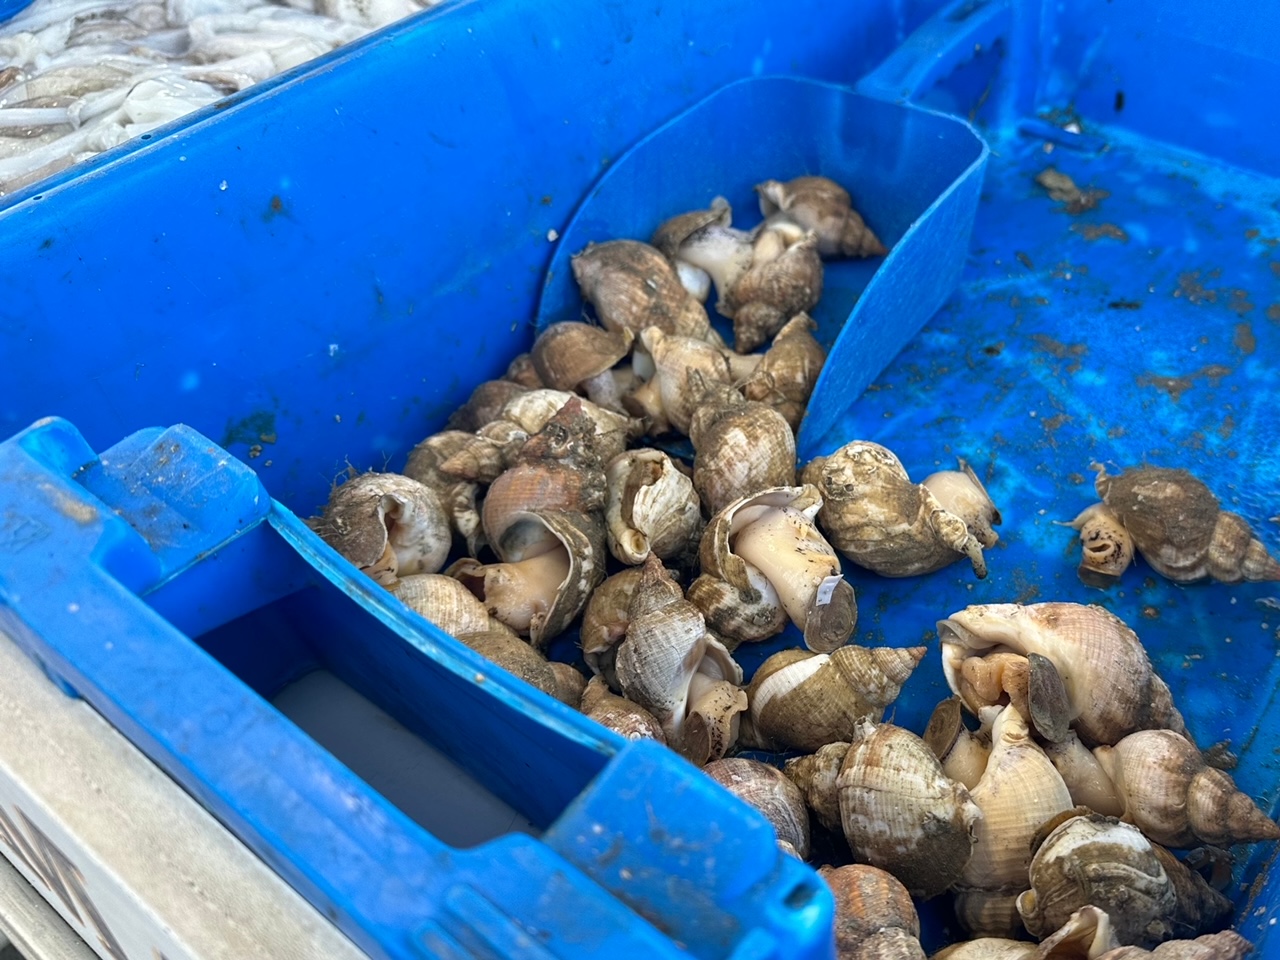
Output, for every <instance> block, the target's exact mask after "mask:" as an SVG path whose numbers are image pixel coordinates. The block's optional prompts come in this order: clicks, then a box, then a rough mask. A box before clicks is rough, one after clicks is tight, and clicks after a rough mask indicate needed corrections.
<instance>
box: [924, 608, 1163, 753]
mask: <svg viewBox="0 0 1280 960" xmlns="http://www.w3.org/2000/svg"><path fill="white" fill-rule="evenodd" d="M938 637H939V639H940V640H941V641H942V672H943V675H944V676H945V677H946V679H947V685H948V686H950V687H951V690H952V692H953V693H957V694H959V695H960V697H961V699H962V700H964V703H965V706H966V707H968V708H969V710H971V711H973V712H974V713H977V712H978V710H979V709H980V708H981V707H984V706H991V705H992V704H991V703H990V702H989V701H985V700H983V699H982V698H981V697H979V696H978V693H977V691H975V690H974V688H973V687H972V686H971V685H969V684H968V683H966V682H964V681H963V667H964V663H965V661H966V660H967V659H968V658H970V657H982V656H986V655H988V654H992V653H995V654H1000V653H1014V654H1021V655H1024V656H1025V655H1027V654H1031V653H1038V654H1040V655H1041V656H1043V657H1045V658H1047V659H1048V660H1049V661H1051V662H1052V663H1053V664H1054V666H1055V667H1056V669H1057V672H1058V674H1059V675H1060V677H1061V679H1062V681H1063V684H1064V685H1065V689H1066V693H1067V697H1068V701H1069V703H1070V712H1071V715H1072V725H1073V726H1074V728H1075V731H1076V733H1077V734H1078V735H1079V737H1080V739H1081V740H1082V741H1083V742H1084V743H1085V745H1086V746H1093V745H1096V744H1099V743H1118V742H1119V741H1120V739H1121V738H1122V737H1124V736H1127V735H1128V734H1130V733H1133V732H1134V731H1136V730H1150V729H1169V730H1174V731H1176V732H1178V733H1182V734H1184V735H1185V733H1186V727H1185V725H1184V724H1183V722H1182V715H1181V714H1180V713H1178V711H1177V709H1176V708H1175V707H1174V706H1173V699H1172V697H1171V695H1170V693H1169V688H1168V687H1167V686H1165V683H1164V681H1163V680H1161V679H1160V677H1158V676H1157V675H1156V673H1155V671H1154V670H1153V669H1152V667H1151V661H1150V660H1149V659H1148V658H1147V653H1146V650H1144V649H1143V647H1142V644H1141V642H1139V640H1138V637H1137V635H1136V634H1135V633H1134V632H1133V631H1132V630H1130V629H1129V628H1128V627H1127V626H1126V625H1125V624H1124V623H1123V622H1122V621H1121V620H1120V619H1119V618H1118V617H1116V616H1115V615H1114V614H1112V613H1110V612H1108V611H1107V610H1104V609H1103V608H1102V607H1096V606H1085V605H1083V604H1077V603H1037V604H1030V605H1027V606H1022V605H1019V604H1013V603H996V604H983V605H977V606H970V607H966V608H965V609H964V610H961V611H960V612H958V613H954V614H952V615H951V616H950V617H948V618H947V619H946V620H942V621H939V623H938Z"/></svg>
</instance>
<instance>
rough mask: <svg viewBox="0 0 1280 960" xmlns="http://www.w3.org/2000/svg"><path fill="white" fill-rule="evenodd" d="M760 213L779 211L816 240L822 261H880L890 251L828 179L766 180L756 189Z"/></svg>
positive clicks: (849, 201) (847, 194)
mask: <svg viewBox="0 0 1280 960" xmlns="http://www.w3.org/2000/svg"><path fill="white" fill-rule="evenodd" d="M756 193H757V194H759V196H760V211H761V212H762V213H763V214H764V215H765V216H766V217H768V216H772V215H773V214H775V213H777V212H779V211H781V212H783V213H785V214H786V215H787V216H788V217H790V218H791V219H792V220H794V221H795V222H796V223H798V224H800V226H802V227H804V229H806V230H812V231H813V232H814V233H815V234H817V237H818V252H819V253H821V254H822V256H824V257H882V256H884V255H885V254H886V253H888V252H889V251H888V250H887V249H886V248H885V245H884V244H883V243H881V242H880V240H879V238H878V237H877V236H876V235H875V233H873V232H872V230H871V228H870V227H868V226H867V225H866V223H865V222H864V221H863V219H862V216H861V215H860V214H859V213H858V211H856V210H854V209H853V206H852V198H851V197H850V196H849V191H847V190H845V189H844V187H842V186H840V185H839V184H838V183H836V182H835V181H834V180H831V179H828V178H827V177H796V178H795V179H794V180H790V181H787V182H786V183H779V182H778V181H777V180H767V181H765V182H764V183H761V184H759V185H758V186H757V187H756Z"/></svg>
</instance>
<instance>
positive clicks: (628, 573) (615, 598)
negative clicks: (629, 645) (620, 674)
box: [578, 567, 644, 690]
mask: <svg viewBox="0 0 1280 960" xmlns="http://www.w3.org/2000/svg"><path fill="white" fill-rule="evenodd" d="M643 579H644V570H643V568H641V567H631V568H629V569H627V570H623V571H621V572H619V573H615V574H614V575H613V576H611V577H609V578H608V579H606V580H605V581H604V582H603V583H602V584H600V586H598V587H597V588H596V589H595V590H594V591H592V593H591V599H590V600H588V601H587V607H586V611H585V612H584V613H583V615H582V629H581V630H580V631H579V633H578V637H579V642H580V643H581V644H582V659H583V661H584V662H585V663H586V665H587V667H588V668H589V669H590V670H591V672H592V674H594V675H595V676H603V677H604V678H605V680H606V681H607V682H608V684H609V686H610V687H611V688H613V689H614V690H620V689H621V688H620V687H619V686H618V685H617V678H616V677H615V676H614V657H615V656H616V655H617V647H618V644H620V643H622V641H623V638H625V637H626V635H627V624H629V623H630V622H631V600H632V598H633V597H634V596H635V593H636V590H637V589H639V587H640V583H641V581H642V580H643Z"/></svg>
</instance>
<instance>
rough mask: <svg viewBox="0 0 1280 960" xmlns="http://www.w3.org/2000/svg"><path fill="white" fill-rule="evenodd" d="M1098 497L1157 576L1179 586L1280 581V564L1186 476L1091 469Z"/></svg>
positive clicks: (1159, 469)
mask: <svg viewBox="0 0 1280 960" xmlns="http://www.w3.org/2000/svg"><path fill="white" fill-rule="evenodd" d="M1094 469H1096V470H1097V471H1098V478H1097V481H1096V482H1095V484H1094V485H1095V487H1096V488H1097V491H1098V496H1100V497H1102V499H1103V502H1104V503H1106V505H1107V506H1108V507H1110V508H1111V509H1112V510H1113V511H1114V512H1115V514H1116V516H1117V517H1119V518H1120V521H1121V522H1122V523H1123V524H1124V526H1125V529H1126V530H1128V531H1129V534H1130V535H1131V536H1132V537H1133V543H1134V546H1136V547H1137V548H1138V552H1139V553H1141V554H1142V556H1143V559H1145V560H1146V561H1147V563H1149V564H1151V566H1152V567H1153V568H1154V569H1155V570H1156V572H1157V573H1159V574H1161V575H1162V576H1164V577H1167V578H1168V579H1170V580H1173V581H1175V582H1177V583H1191V582H1194V581H1196V580H1203V579H1205V578H1206V577H1212V578H1213V579H1214V580H1218V581H1221V582H1223V583H1239V582H1240V581H1241V580H1280V563H1277V562H1276V560H1275V559H1274V558H1272V557H1270V556H1269V555H1268V554H1267V550H1266V547H1264V546H1263V545H1262V543H1261V541H1259V540H1258V539H1257V538H1256V537H1255V536H1254V534H1253V531H1252V530H1251V529H1250V528H1249V525H1248V523H1246V522H1245V520H1244V519H1243V518H1242V517H1240V516H1239V515H1237V514H1234V513H1230V512H1227V511H1224V510H1222V508H1221V506H1220V505H1219V503H1218V499H1217V497H1215V496H1214V495H1213V493H1212V492H1211V491H1210V490H1209V488H1208V487H1207V486H1205V485H1204V483H1202V482H1201V481H1200V480H1198V479H1197V478H1195V477H1194V476H1192V475H1191V474H1190V473H1188V472H1187V471H1186V470H1170V469H1167V468H1164V467H1143V468H1141V469H1137V470H1126V471H1124V472H1123V473H1121V474H1120V475H1118V476H1114V477H1112V476H1108V475H1107V472H1106V470H1105V469H1103V468H1102V467H1101V466H1097V465H1095V467H1094Z"/></svg>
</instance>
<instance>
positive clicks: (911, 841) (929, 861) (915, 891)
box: [836, 722, 982, 899]
mask: <svg viewBox="0 0 1280 960" xmlns="http://www.w3.org/2000/svg"><path fill="white" fill-rule="evenodd" d="M836 788H837V790H838V792H839V795H840V816H841V820H842V822H843V825H844V835H845V839H846V840H847V841H848V842H849V847H850V849H851V850H852V851H853V854H854V856H855V857H856V858H857V859H858V860H859V861H861V862H864V863H869V864H871V865H872V866H876V867H880V868H882V869H884V870H888V871H889V872H890V873H892V874H893V875H894V876H895V877H897V878H898V879H899V880H900V881H902V883H903V885H905V886H906V888H907V889H908V890H909V891H911V894H912V896H917V897H922V898H924V899H928V898H929V897H932V896H936V895H937V894H939V893H942V892H943V891H944V890H946V889H948V888H949V887H951V886H952V885H953V884H954V883H955V882H956V881H957V880H958V879H959V878H960V876H961V872H962V871H963V870H964V866H965V864H966V863H968V861H969V856H970V854H971V852H972V849H973V844H974V833H973V832H974V827H975V824H976V823H977V821H978V820H979V819H980V818H981V816H982V812H981V811H980V810H979V809H978V806H977V805H976V804H975V803H974V802H973V800H972V799H971V798H970V796H969V791H968V790H966V789H965V788H964V786H963V785H962V784H959V783H956V782H955V781H954V780H951V779H949V778H948V777H947V776H946V775H945V774H944V773H943V772H942V767H941V765H939V763H938V760H937V758H936V757H934V755H933V753H932V752H931V751H930V750H929V748H928V747H926V746H925V744H924V741H923V740H921V739H920V738H919V737H917V736H916V735H915V734H913V733H910V732H909V731H907V730H903V729H902V728H901V727H895V726H894V725H893V724H888V723H885V724H879V725H876V724H872V723H869V722H864V723H863V724H862V725H861V726H860V727H859V729H858V730H857V731H856V736H855V738H854V740H853V742H852V744H851V745H850V747H849V752H848V753H847V754H846V755H845V758H844V763H843V765H842V766H841V767H840V774H839V777H838V779H837V782H836Z"/></svg>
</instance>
